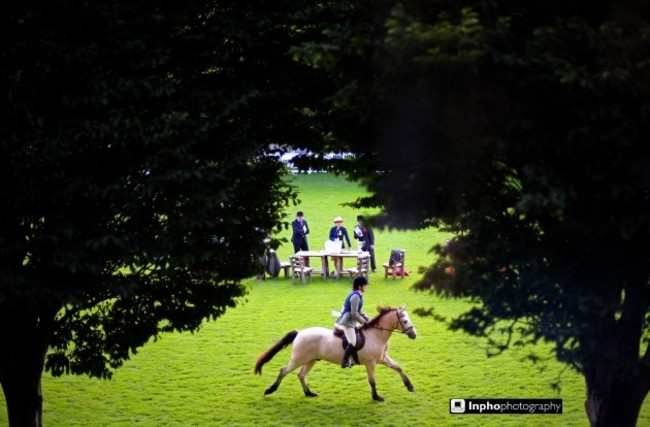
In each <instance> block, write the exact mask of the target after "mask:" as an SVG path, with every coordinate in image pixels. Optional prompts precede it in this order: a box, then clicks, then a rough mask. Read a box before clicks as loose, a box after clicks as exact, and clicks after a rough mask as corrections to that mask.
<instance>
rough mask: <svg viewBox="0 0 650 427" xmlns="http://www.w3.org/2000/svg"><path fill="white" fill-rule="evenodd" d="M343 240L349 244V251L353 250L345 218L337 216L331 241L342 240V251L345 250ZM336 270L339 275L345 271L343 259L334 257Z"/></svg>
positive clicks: (331, 233) (331, 232)
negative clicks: (344, 221)
mask: <svg viewBox="0 0 650 427" xmlns="http://www.w3.org/2000/svg"><path fill="white" fill-rule="evenodd" d="M343 238H345V240H346V241H347V242H348V250H350V249H352V244H351V243H350V236H349V235H348V230H347V229H346V228H345V227H343V218H341V217H340V216H337V217H336V218H334V227H332V228H331V229H330V240H331V241H334V242H335V241H336V240H340V241H341V249H345V243H344V242H343ZM333 260H334V268H335V269H336V271H337V272H338V273H337V274H340V271H341V270H342V269H343V258H341V257H334V258H333Z"/></svg>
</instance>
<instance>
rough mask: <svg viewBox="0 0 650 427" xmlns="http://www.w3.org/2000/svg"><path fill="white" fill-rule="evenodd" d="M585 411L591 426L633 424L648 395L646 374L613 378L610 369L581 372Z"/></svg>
mask: <svg viewBox="0 0 650 427" xmlns="http://www.w3.org/2000/svg"><path fill="white" fill-rule="evenodd" d="M585 379H586V382H587V400H586V401H585V410H586V411H587V418H589V423H590V424H591V426H592V427H634V426H636V422H637V419H638V417H639V411H640V410H641V405H642V404H643V400H644V399H645V397H646V395H647V394H648V384H649V381H648V377H647V376H645V375H640V376H636V377H630V378H625V379H623V378H614V375H613V372H612V369H611V368H607V367H601V368H600V369H597V370H594V371H592V372H591V373H588V374H585Z"/></svg>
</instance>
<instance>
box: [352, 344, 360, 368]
mask: <svg viewBox="0 0 650 427" xmlns="http://www.w3.org/2000/svg"><path fill="white" fill-rule="evenodd" d="M352 360H354V363H356V364H357V365H361V362H359V356H358V355H357V349H356V348H355V347H352Z"/></svg>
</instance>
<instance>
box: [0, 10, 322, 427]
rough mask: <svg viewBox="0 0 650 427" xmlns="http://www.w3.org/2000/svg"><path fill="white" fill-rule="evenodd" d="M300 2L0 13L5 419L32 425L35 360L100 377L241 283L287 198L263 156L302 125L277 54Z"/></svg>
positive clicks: (229, 303) (36, 412)
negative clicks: (1, 32) (7, 413)
mask: <svg viewBox="0 0 650 427" xmlns="http://www.w3.org/2000/svg"><path fill="white" fill-rule="evenodd" d="M302 6H303V5H302V4H301V2H282V1H279V2H272V3H271V2H265V1H261V0H260V1H248V2H241V1H213V2H203V1H186V2H172V1H163V2H154V3H151V2H139V1H109V2H77V1H47V2H44V1H42V2H39V1H37V2H23V3H15V2H14V3H12V5H11V6H3V14H2V17H1V18H0V20H1V26H2V28H3V31H4V33H5V35H7V37H4V38H3V41H2V42H1V44H0V63H1V64H2V66H1V67H0V82H1V86H2V88H3V90H2V93H0V115H1V116H2V118H3V119H2V122H1V123H0V199H1V200H2V201H3V209H2V211H1V212H0V233H1V234H0V259H1V262H0V265H1V267H0V383H1V384H2V386H3V390H4V393H5V398H6V401H7V406H8V412H9V420H10V423H11V424H12V425H37V424H40V410H41V393H40V377H41V371H42V370H43V367H44V366H45V368H46V369H48V370H50V371H51V372H52V373H53V374H54V375H60V374H63V373H74V374H87V375H91V376H98V377H109V376H110V375H111V370H112V369H114V368H117V367H119V366H120V365H121V364H122V363H123V361H124V360H126V359H128V358H129V355H130V354H131V353H134V352H135V351H136V349H137V348H138V347H140V346H142V345H143V344H145V343H146V342H147V341H148V340H149V339H150V338H152V337H157V336H158V335H159V334H160V333H161V332H163V331H188V330H190V331H191V330H195V329H197V328H198V327H199V326H200V324H201V322H202V321H204V320H205V319H215V318H217V317H218V316H220V315H221V314H223V312H224V311H225V309H226V308H227V307H233V306H234V305H235V304H236V301H237V299H238V298H239V297H241V296H242V295H244V294H245V289H244V288H243V287H242V286H241V285H240V284H239V281H240V280H241V279H242V278H244V277H250V276H251V275H253V274H254V273H255V272H256V271H257V269H258V267H257V265H258V263H257V255H259V254H261V253H262V251H263V249H264V243H263V240H264V238H265V237H267V235H268V234H269V233H271V232H273V231H277V230H278V229H279V227H280V226H281V222H282V220H283V208H284V206H285V204H286V203H289V202H291V201H293V200H295V192H294V190H293V189H292V188H291V187H290V186H289V185H287V184H286V183H285V182H284V181H283V179H282V176H283V173H284V172H283V167H282V166H281V165H280V163H279V162H278V161H276V160H274V159H273V158H270V157H268V156H265V154H268V151H269V147H270V146H272V144H275V143H278V142H283V143H286V144H295V143H296V141H297V140H298V139H300V140H301V141H305V140H307V141H308V140H309V139H310V138H314V135H316V132H315V131H313V130H311V129H310V128H309V126H308V122H307V121H306V118H305V115H304V112H303V110H302V108H301V107H302V106H307V107H308V106H309V104H308V102H307V101H308V99H311V97H312V95H313V94H314V93H317V88H318V86H317V85H316V79H314V78H313V77H312V78H310V79H306V80H305V81H304V82H303V83H304V84H298V82H299V79H300V78H301V76H304V75H305V74H304V73H303V72H302V70H305V69H306V67H304V66H302V65H301V64H299V63H297V62H295V61H293V60H292V58H291V57H290V56H289V55H287V51H288V50H289V47H290V46H291V45H293V44H296V43H299V42H300V40H299V39H298V37H299V36H301V35H305V34H307V31H303V32H302V33H298V32H296V31H295V26H296V23H299V22H301V21H302V20H304V18H301V15H300V14H298V13H296V11H299V10H300V7H302ZM310 74H311V75H312V76H313V75H316V74H317V73H313V72H311V71H310ZM303 78H304V77H303ZM316 98H318V97H316ZM313 108H315V107H313ZM276 244H277V242H276ZM46 354H47V357H46Z"/></svg>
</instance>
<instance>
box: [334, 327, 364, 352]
mask: <svg viewBox="0 0 650 427" xmlns="http://www.w3.org/2000/svg"><path fill="white" fill-rule="evenodd" d="M356 331H357V345H356V346H355V348H356V349H357V351H359V350H361V349H362V348H363V346H364V345H366V335H365V334H364V333H363V330H362V329H359V328H356ZM334 336H335V337H337V338H341V340H342V341H341V344H342V345H343V350H345V349H346V348H347V347H348V339H347V338H346V337H345V334H344V333H343V329H339V328H334Z"/></svg>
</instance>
